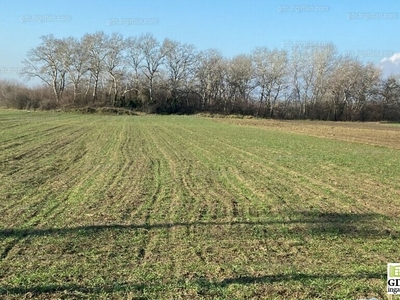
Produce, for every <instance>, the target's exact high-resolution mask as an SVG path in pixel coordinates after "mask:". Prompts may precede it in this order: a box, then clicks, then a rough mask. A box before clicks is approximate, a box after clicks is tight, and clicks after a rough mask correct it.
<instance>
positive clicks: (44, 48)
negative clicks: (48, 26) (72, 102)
mask: <svg viewBox="0 0 400 300" xmlns="http://www.w3.org/2000/svg"><path fill="white" fill-rule="evenodd" d="M41 40H42V43H41V44H40V45H39V46H38V47H36V48H33V49H31V50H29V51H28V54H27V56H28V58H27V59H25V60H24V61H23V62H22V63H23V64H24V69H23V71H22V74H23V75H24V76H26V77H28V79H30V78H34V77H37V78H39V79H41V80H42V81H43V82H44V83H45V84H47V85H48V86H50V87H51V88H52V90H53V93H54V97H55V100H56V102H57V103H59V102H60V99H61V97H62V94H63V91H64V88H65V83H66V72H67V71H66V70H65V68H64V65H63V62H62V49H63V47H62V42H61V40H59V39H56V38H54V36H53V35H46V36H42V37H41Z"/></svg>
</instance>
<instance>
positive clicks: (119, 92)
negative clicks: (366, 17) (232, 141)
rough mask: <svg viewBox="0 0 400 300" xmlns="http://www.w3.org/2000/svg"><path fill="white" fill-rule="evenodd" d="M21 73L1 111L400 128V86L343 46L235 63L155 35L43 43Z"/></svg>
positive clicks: (256, 54) (256, 53)
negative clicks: (35, 81)
mask: <svg viewBox="0 0 400 300" xmlns="http://www.w3.org/2000/svg"><path fill="white" fill-rule="evenodd" d="M23 65H24V68H23V70H22V72H21V75H23V76H25V78H27V79H31V78H39V79H40V81H41V82H42V83H43V85H41V86H39V87H36V88H28V87H27V86H23V85H20V84H17V83H12V82H9V81H1V82H0V101H1V102H0V104H2V105H6V106H11V107H17V108H43V109H48V108H57V107H61V106H73V107H77V106H78V107H79V106H112V107H124V108H130V109H135V110H141V111H145V112H150V113H196V112H210V113H220V114H243V115H253V116H257V117H267V118H282V119H319V120H335V121H337V120H342V121H378V120H387V121H399V120H400V81H399V80H398V78H395V77H393V76H392V77H389V78H383V77H382V74H381V71H380V69H379V68H378V67H376V66H374V65H373V64H372V63H367V64H365V63H363V62H361V61H360V60H359V59H358V58H356V57H352V56H346V55H340V54H339V53H338V51H337V49H336V47H335V46H334V45H333V44H322V45H293V46H292V47H291V48H290V49H289V50H280V49H269V48H267V47H259V48H256V49H254V50H253V51H252V52H251V53H250V54H240V55H237V56H235V57H233V58H226V57H224V56H223V55H222V53H221V52H220V51H218V50H215V49H209V50H205V51H198V50H197V49H196V48H195V46H193V45H189V44H184V43H180V42H178V41H174V40H171V39H168V38H166V39H164V40H163V41H162V42H160V41H158V40H157V39H156V38H155V37H154V36H153V35H152V34H142V35H140V36H131V37H128V38H124V37H123V36H122V35H121V34H118V33H112V34H110V35H107V34H105V33H104V32H96V33H93V34H85V35H84V36H83V37H81V38H80V39H78V38H75V37H66V38H55V37H54V36H53V35H46V36H42V37H41V43H40V44H39V45H38V46H37V47H35V48H32V49H31V50H29V51H28V53H27V57H26V59H25V60H24V61H23Z"/></svg>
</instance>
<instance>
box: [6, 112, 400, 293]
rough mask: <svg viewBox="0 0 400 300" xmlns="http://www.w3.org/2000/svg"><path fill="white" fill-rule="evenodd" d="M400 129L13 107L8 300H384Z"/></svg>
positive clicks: (394, 258)
mask: <svg viewBox="0 0 400 300" xmlns="http://www.w3.org/2000/svg"><path fill="white" fill-rule="evenodd" d="M399 162H400V126H394V125H389V124H378V123H374V124H373V123H368V124H359V123H330V122H326V123H325V122H311V121H304V122H294V121H293V122H290V121H285V122H283V121H282V122H281V121H270V120H255V119H248V120H246V119H213V118H204V117H197V116H190V117H187V116H111V115H83V114H74V113H58V112H27V111H14V110H0V189H1V190H0V214H1V215H0V216H1V218H0V298H1V299H30V298H35V299H244V298H246V299H360V298H372V297H376V298H379V299H387V295H386V264H387V263H388V262H400V251H399V245H400V244H399V240H400V239H399V237H400V219H399V216H400V180H399V179H400V163H399Z"/></svg>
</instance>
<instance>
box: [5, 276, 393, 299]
mask: <svg viewBox="0 0 400 300" xmlns="http://www.w3.org/2000/svg"><path fill="white" fill-rule="evenodd" d="M385 276H386V274H383V273H358V274H351V275H342V274H321V275H318V274H306V273H292V274H272V275H264V276H240V277H232V278H225V279H223V280H222V281H219V282H215V281H210V280H208V279H205V278H201V279H196V280H194V281H192V284H193V285H196V286H198V287H199V288H200V289H202V290H203V292H204V291H207V290H212V289H215V288H226V287H228V286H229V285H232V284H240V285H251V284H274V283H279V282H284V283H286V284H288V283H289V282H290V281H300V282H304V283H309V282H312V281H314V280H326V281H331V280H344V279H353V280H357V279H384V278H385ZM182 284H183V285H184V286H182V287H181V288H185V287H188V285H187V282H185V283H181V282H180V281H179V280H178V281H177V282H171V283H166V284H161V283H148V284H135V283H123V284H119V283H115V284H113V285H110V284H108V285H107V284H104V285H95V286H90V287H87V286H84V285H77V284H50V285H33V286H25V287H14V286H3V287H0V295H26V294H31V295H32V296H39V295H45V294H54V293H63V294H65V293H81V294H92V295H94V294H104V293H107V294H111V293H128V292H136V293H137V294H139V295H140V294H141V293H143V291H144V290H147V291H149V290H152V289H155V290H157V289H159V288H160V287H161V286H162V287H163V288H166V285H174V286H176V285H182ZM135 299H147V298H146V297H144V298H135Z"/></svg>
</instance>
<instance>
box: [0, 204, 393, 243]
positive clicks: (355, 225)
mask: <svg viewBox="0 0 400 300" xmlns="http://www.w3.org/2000/svg"><path fill="white" fill-rule="evenodd" d="M383 217H385V216H383V215H380V214H376V213H364V214H353V213H334V212H333V213H323V212H309V211H301V212H295V213H293V212H291V213H290V218H289V219H286V220H282V219H272V218H271V219H266V220H258V221H195V222H175V223H155V224H148V223H143V224H100V225H86V226H75V227H61V228H3V229H0V239H1V238H8V237H16V238H24V237H40V236H46V235H68V234H74V233H76V234H79V235H89V236H93V234H97V233H101V232H102V231H107V230H119V231H123V230H139V229H146V230H157V229H166V228H177V227H186V228H189V227H214V226H230V227H235V226H242V227H246V226H249V227H254V226H261V227H264V229H265V232H266V235H268V231H269V230H271V229H273V227H274V225H280V226H279V227H280V228H285V226H286V227H287V230H286V231H285V235H315V236H318V235H338V236H347V237H359V238H382V237H392V238H398V236H399V232H398V230H396V229H393V228H391V229H390V228H382V218H383ZM385 218H387V217H385Z"/></svg>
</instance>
